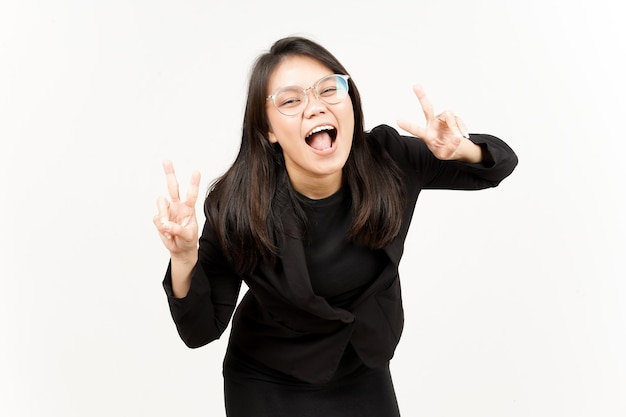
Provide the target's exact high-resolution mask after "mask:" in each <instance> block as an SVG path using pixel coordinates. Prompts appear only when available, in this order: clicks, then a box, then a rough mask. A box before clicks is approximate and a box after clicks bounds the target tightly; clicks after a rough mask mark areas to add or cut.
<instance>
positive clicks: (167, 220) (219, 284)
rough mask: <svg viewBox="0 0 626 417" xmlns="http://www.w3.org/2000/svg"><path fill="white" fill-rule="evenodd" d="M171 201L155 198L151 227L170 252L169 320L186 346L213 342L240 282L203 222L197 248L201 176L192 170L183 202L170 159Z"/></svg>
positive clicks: (166, 282)
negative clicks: (197, 210)
mask: <svg viewBox="0 0 626 417" xmlns="http://www.w3.org/2000/svg"><path fill="white" fill-rule="evenodd" d="M163 168H164V171H165V176H166V180H167V187H168V192H169V197H170V199H169V201H168V200H167V199H166V198H165V197H160V198H159V199H158V202H157V205H158V210H159V213H158V214H157V215H156V216H154V219H153V221H154V224H155V226H156V228H157V230H158V231H159V235H160V237H161V240H162V241H163V244H164V245H165V247H166V248H167V249H168V250H169V252H170V264H169V267H168V269H167V273H166V275H165V279H164V280H163V287H164V289H165V292H166V294H167V297H168V303H169V307H170V312H171V314H172V318H173V319H174V322H175V324H176V327H177V329H178V333H179V334H180V337H181V338H182V339H183V341H184V342H185V344H187V346H189V347H198V346H202V345H204V344H206V343H209V342H210V341H212V340H215V339H217V338H218V337H220V335H221V334H222V333H223V332H224V330H225V329H226V326H227V325H228V322H229V320H230V317H231V316H232V313H233V311H234V308H235V303H236V301H237V297H238V294H239V289H240V286H241V279H240V278H239V277H238V276H236V275H235V274H234V273H233V271H232V270H231V269H230V268H229V266H228V265H227V264H226V261H225V259H224V256H223V254H222V252H221V250H220V248H219V245H218V244H217V243H216V241H214V240H213V239H211V236H212V233H211V231H212V229H211V228H210V227H209V226H208V224H205V227H204V231H203V234H202V237H201V238H200V246H199V247H198V243H197V242H198V223H197V220H196V214H195V204H196V201H197V197H198V187H199V184H200V174H199V173H198V172H194V173H193V175H192V178H191V182H190V185H189V191H188V193H187V196H186V198H185V200H184V201H181V200H180V198H179V193H178V181H177V180H176V175H175V173H174V167H173V165H172V163H171V162H170V161H165V162H164V163H163Z"/></svg>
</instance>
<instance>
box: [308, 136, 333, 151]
mask: <svg viewBox="0 0 626 417" xmlns="http://www.w3.org/2000/svg"><path fill="white" fill-rule="evenodd" d="M332 142H333V141H332V139H331V138H330V135H329V134H328V132H319V133H315V134H314V135H311V136H310V137H309V138H308V139H307V143H308V144H309V146H310V147H311V148H313V149H317V150H318V151H323V150H324V149H328V148H330V147H331V145H332Z"/></svg>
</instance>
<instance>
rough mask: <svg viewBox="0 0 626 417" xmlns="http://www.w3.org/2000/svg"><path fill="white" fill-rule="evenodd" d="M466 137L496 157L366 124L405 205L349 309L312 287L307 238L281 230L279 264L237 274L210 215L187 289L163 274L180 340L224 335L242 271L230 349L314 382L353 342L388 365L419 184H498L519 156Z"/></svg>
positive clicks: (399, 318)
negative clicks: (475, 157)
mask: <svg viewBox="0 0 626 417" xmlns="http://www.w3.org/2000/svg"><path fill="white" fill-rule="evenodd" d="M470 139H471V140H472V141H473V142H474V143H477V144H478V145H480V146H483V147H484V148H485V149H486V150H487V151H488V152H489V154H490V155H491V158H492V162H490V163H488V164H464V163H459V162H450V161H447V162H446V161H440V160H438V159H437V158H435V157H434V156H433V154H432V153H431V152H430V151H429V150H428V148H427V147H426V145H425V144H424V142H423V141H421V140H419V139H416V138H412V137H405V136H401V135H399V134H398V132H397V131H396V130H394V129H392V128H391V127H389V126H385V125H382V126H378V127H376V128H375V129H373V130H372V131H371V132H369V133H368V140H370V141H373V142H375V143H377V144H378V146H380V148H381V149H380V151H381V152H388V153H389V154H390V155H391V157H392V158H393V159H394V160H395V161H396V163H397V164H398V166H399V167H400V168H401V170H402V171H403V172H404V176H405V184H406V195H407V205H406V208H405V212H404V216H403V222H402V228H401V230H400V232H399V234H398V236H397V237H396V238H395V239H394V240H393V242H392V243H391V244H389V245H388V246H387V247H385V248H384V250H385V253H386V254H387V256H388V258H389V263H388V264H387V266H386V268H385V269H384V270H383V272H382V273H381V274H380V276H379V277H378V278H377V279H376V280H375V281H374V282H373V283H372V284H371V286H370V287H369V288H367V289H366V290H365V292H364V293H363V294H362V295H361V296H360V297H359V298H358V299H357V300H356V301H355V302H354V303H353V304H352V305H351V306H350V307H349V308H347V309H342V308H336V307H333V306H331V305H330V304H328V302H327V301H326V300H325V299H324V298H323V297H320V296H317V295H316V294H314V292H313V289H312V287H311V282H310V279H309V275H308V271H307V265H306V261H305V256H304V245H303V242H302V241H301V240H300V239H298V238H295V237H293V236H291V235H292V234H289V233H285V234H284V235H283V236H282V241H281V242H279V246H280V261H279V262H277V264H276V265H274V266H268V265H264V264H261V265H259V266H258V267H257V268H256V270H255V272H254V273H253V274H251V275H250V276H245V277H240V276H238V275H237V274H236V273H235V272H234V271H233V270H232V268H231V267H230V266H229V265H228V264H227V262H226V261H225V259H224V256H223V255H222V250H221V248H220V245H219V243H218V241H217V238H216V236H215V233H214V231H213V230H212V228H211V227H210V225H208V224H207V223H205V225H204V228H203V231H202V234H201V237H200V241H199V259H198V263H197V264H196V267H195V268H194V272H193V275H192V281H191V288H190V290H189V293H188V294H187V296H186V297H185V298H182V299H177V298H175V297H174V296H173V293H172V289H171V274H170V269H169V268H168V270H167V273H166V276H165V279H164V281H163V286H164V288H165V291H166V293H167V296H168V302H169V306H170V311H171V314H172V318H173V319H174V322H175V324H176V327H177V329H178V332H179V335H180V337H181V338H182V340H183V341H184V342H185V343H186V344H187V346H189V347H199V346H202V345H205V344H207V343H209V342H211V341H213V340H215V339H217V338H219V337H220V336H221V335H222V333H223V332H224V330H225V329H226V327H227V325H228V323H229V321H230V318H231V316H232V314H233V311H234V310H235V305H236V302H237V299H238V295H239V290H240V287H241V282H242V280H243V281H245V282H246V285H247V286H248V287H249V291H248V292H247V293H246V294H245V295H244V297H243V298H242V300H241V303H240V305H239V307H238V308H237V311H236V313H235V315H234V317H233V323H232V330H231V335H230V340H229V346H231V347H232V348H235V349H237V350H239V351H242V352H243V353H245V354H246V355H248V356H249V357H252V358H254V359H256V360H257V361H259V362H261V363H263V364H265V365H266V366H269V367H271V368H274V369H277V370H279V371H282V372H284V373H286V374H289V375H292V376H294V377H296V378H299V379H301V380H303V381H307V382H311V383H321V382H324V381H328V380H329V379H330V378H331V377H332V376H333V374H334V372H335V370H336V368H337V365H338V364H339V361H340V359H341V357H342V355H343V352H344V349H345V348H346V346H347V344H348V343H351V344H352V345H353V347H354V349H355V350H356V352H357V353H358V355H359V356H360V358H361V359H362V360H363V362H364V363H365V364H366V365H367V366H369V367H377V366H381V365H384V364H385V363H386V362H388V361H389V360H390V359H391V357H392V356H393V353H394V351H395V348H396V346H397V344H398V341H399V340H400V335H401V333H402V328H403V324H404V314H403V309H402V298H401V289H400V280H399V277H398V266H399V263H400V259H401V257H402V253H403V251H404V241H405V238H406V235H407V232H408V229H409V225H410V222H411V218H412V215H413V210H414V207H415V203H416V201H417V197H418V195H419V193H420V191H421V190H422V189H428V188H431V189H464V190H477V189H483V188H488V187H494V186H496V185H498V184H499V183H500V181H502V180H503V179H504V178H506V177H507V176H508V175H509V174H510V173H511V172H512V171H513V169H514V168H515V166H516V165H517V156H516V155H515V153H514V152H513V151H512V150H511V148H510V147H509V146H507V145H506V144H505V143H504V142H503V141H501V140H500V139H498V138H495V137H493V136H490V135H474V134H472V135H471V136H470ZM278 203H279V204H284V205H285V206H284V207H285V212H284V213H285V215H284V217H283V221H284V222H285V229H286V230H289V227H295V218H294V215H293V210H290V209H289V207H288V204H287V201H286V200H284V201H278Z"/></svg>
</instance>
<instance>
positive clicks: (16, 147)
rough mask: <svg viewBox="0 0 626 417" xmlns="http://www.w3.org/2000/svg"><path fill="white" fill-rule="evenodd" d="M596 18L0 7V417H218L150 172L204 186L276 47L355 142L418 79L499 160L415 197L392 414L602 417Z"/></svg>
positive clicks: (605, 91) (617, 254)
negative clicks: (493, 176) (323, 89)
mask: <svg viewBox="0 0 626 417" xmlns="http://www.w3.org/2000/svg"><path fill="white" fill-rule="evenodd" d="M618 4H619V2H618V1H617V0H615V1H613V2H610V1H608V0H596V1H578V2H572V1H565V0H563V1H558V0H552V1H551V0H541V1H539V0H526V1H502V0H475V1H471V2H470V1H462V0H452V1H448V2H441V1H406V0H402V1H399V0H387V1H383V2H380V1H377V2H371V3H368V2H364V1H354V2H347V1H346V2H339V1H326V0H321V1H317V2H294V1H247V2H245V1H241V2H237V1H229V2H224V1H222V2H217V1H200V0H193V1H192V0H189V1H173V0H171V1H166V0H158V1H155V0H144V1H129V0H107V1H104V0H103V1H89V0H74V1H69V0H68V1H60V0H57V1H44V0H41V1H32V0H3V1H2V2H1V3H0V140H1V150H0V158H1V160H0V181H1V183H0V187H1V188H0V195H1V198H2V200H1V204H0V219H2V226H1V227H0V233H1V236H2V238H1V240H0V245H1V247H0V249H1V250H0V256H1V258H0V271H1V272H0V273H1V276H2V281H1V288H2V300H1V301H0V331H1V333H0V337H1V339H0V350H1V352H0V415H2V416H7V417H13V416H81V417H82V416H172V415H175V416H196V415H207V416H223V415H224V411H223V399H222V379H221V361H222V356H223V353H224V349H225V343H226V340H227V337H226V336H224V337H223V338H222V339H221V340H219V341H217V342H215V343H213V344H211V345H208V346H205V347H203V348H201V349H197V350H190V349H187V348H186V347H185V346H184V344H183V343H182V341H180V339H179V338H178V336H177V334H176V331H175V328H174V325H173V323H172V321H171V319H170V316H169V311H168V309H167V304H166V300H165V295H164V292H163V290H162V288H161V279H162V276H163V273H164V271H165V267H166V263H167V260H168V258H167V252H166V251H165V249H164V248H163V247H162V245H161V243H160V241H159V239H158V237H157V234H156V232H155V230H154V228H153V225H152V216H153V215H154V214H155V212H156V207H155V200H156V197H157V196H158V195H160V194H163V193H165V192H166V189H165V182H164V178H163V175H162V171H161V160H162V159H165V158H170V159H172V160H173V161H174V162H175V165H176V167H177V171H178V173H179V176H180V180H181V183H183V184H186V183H187V181H188V178H189V175H190V173H191V172H192V170H193V169H200V170H201V172H202V174H203V177H202V187H203V188H204V189H205V188H206V187H207V186H208V184H209V182H210V181H211V180H212V179H214V178H215V177H216V176H217V175H219V174H220V173H222V172H223V170H224V169H225V168H226V167H227V166H228V165H229V164H230V163H231V162H232V160H233V158H234V156H235V155H236V152H237V149H238V143H239V137H240V128H241V118H242V112H243V103H244V98H245V97H244V96H245V88H246V83H247V76H248V72H249V70H250V67H251V65H252V62H253V60H254V58H255V57H256V56H257V55H258V54H259V53H261V52H264V51H265V50H266V49H267V48H269V46H270V45H271V43H272V42H274V41H275V40H276V39H278V38H280V37H283V36H286V35H291V34H301V35H306V36H309V37H311V38H312V39H314V40H316V41H319V42H321V43H322V44H323V45H325V46H326V47H328V48H329V49H330V50H331V51H332V52H333V53H334V54H335V55H336V56H337V57H338V58H339V59H340V60H341V61H342V62H343V63H344V65H345V66H346V67H347V68H348V70H349V71H350V73H351V74H352V76H353V79H354V81H355V82H356V83H357V85H358V86H359V89H360V91H361V94H362V96H363V100H364V110H365V115H366V125H367V127H368V128H371V127H374V126H375V125H377V124H380V123H387V124H390V125H392V126H396V125H395V121H396V120H397V119H399V118H412V119H414V120H416V121H423V116H422V115H421V113H420V112H421V111H420V108H419V105H418V102H417V100H416V99H415V97H414V96H413V93H412V91H411V85H412V84H413V83H416V82H419V83H421V84H422V85H423V86H424V88H425V89H426V91H427V93H428V94H429V97H430V98H431V100H432V101H433V103H434V105H435V107H436V110H438V111H443V110H445V109H451V110H453V111H454V112H455V113H457V114H459V115H461V116H462V117H463V119H464V120H465V122H466V123H467V125H468V126H469V127H470V131H472V132H482V133H491V134H494V135H497V136H499V137H502V138H503V139H505V140H506V141H507V142H508V143H509V144H510V145H511V146H512V147H513V148H514V149H515V151H516V152H517V154H518V156H519V158H520V165H519V167H518V169H517V170H516V171H515V172H514V174H513V175H512V176H511V177H510V178H508V179H507V180H505V181H504V182H503V183H502V185H501V186H500V187H499V188H496V189H492V190H486V191H482V192H476V193H471V192H454V191H437V192H434V191H433V192H424V193H423V194H422V197H421V199H420V202H419V203H418V208H417V209H416V213H415V218H414V223H413V227H412V230H411V233H410V235H409V239H408V242H407V246H406V251H405V258H404V259H403V263H402V265H401V276H402V279H403V292H404V299H405V307H406V327H405V333H404V336H403V339H402V341H401V343H400V346H399V348H398V350H397V353H396V356H395V358H394V359H393V361H392V372H393V375H394V381H395V385H396V390H397V394H398V399H399V403H400V407H401V410H402V413H403V416H429V417H435V416H461V415H463V416H480V417H491V416H493V417H496V416H498V417H500V416H507V417H515V416H533V417H536V416H551V417H552V416H568V417H574V416H576V417H577V416H603V417H610V416H624V415H626V302H625V298H626V284H625V281H624V279H625V277H626V273H625V272H626V271H625V269H624V266H623V265H622V262H623V258H624V255H625V254H626V251H625V249H626V245H625V238H624V235H625V232H626V230H625V229H626V228H625V222H624V214H623V213H625V212H626V210H625V209H626V207H625V203H624V179H625V177H626V175H625V174H624V169H623V166H624V153H625V151H626V147H625V146H624V136H625V127H624V114H625V111H626V107H625V101H624V97H625V93H626V88H625V82H624V74H625V73H626V65H625V64H624V58H625V56H626V54H625V47H624V39H626V34H625V31H624V29H623V24H622V22H621V17H620V16H621V14H620V13H619V12H618V7H617V5H618ZM182 188H183V190H186V187H185V186H183V187H182ZM198 212H199V214H200V216H201V211H200V204H199V206H198ZM202 219H203V217H200V220H202Z"/></svg>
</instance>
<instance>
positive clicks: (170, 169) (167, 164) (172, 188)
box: [163, 160, 180, 202]
mask: <svg viewBox="0 0 626 417" xmlns="http://www.w3.org/2000/svg"><path fill="white" fill-rule="evenodd" d="M163 171H165V180H166V181H167V192H168V193H169V195H170V199H171V200H172V202H177V201H179V200H180V195H179V194H178V180H177V179H176V173H175V172H174V164H173V163H172V161H169V160H165V161H163Z"/></svg>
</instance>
